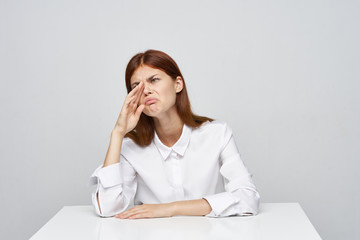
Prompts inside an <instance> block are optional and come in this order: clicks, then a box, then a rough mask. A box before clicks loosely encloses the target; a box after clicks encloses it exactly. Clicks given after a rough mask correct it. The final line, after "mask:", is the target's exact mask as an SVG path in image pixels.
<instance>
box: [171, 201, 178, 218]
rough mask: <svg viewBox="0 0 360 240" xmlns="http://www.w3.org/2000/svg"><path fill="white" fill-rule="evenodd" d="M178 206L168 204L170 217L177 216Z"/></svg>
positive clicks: (175, 203)
mask: <svg viewBox="0 0 360 240" xmlns="http://www.w3.org/2000/svg"><path fill="white" fill-rule="evenodd" d="M177 209H178V204H177V202H171V203H169V212H170V216H171V217H173V216H175V215H178V211H177Z"/></svg>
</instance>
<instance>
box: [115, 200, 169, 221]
mask: <svg viewBox="0 0 360 240" xmlns="http://www.w3.org/2000/svg"><path fill="white" fill-rule="evenodd" d="M173 207H174V206H173V205H172V204H171V203H162V204H143V205H139V206H136V207H133V208H131V209H129V210H126V211H124V212H122V213H120V214H117V215H116V216H115V217H116V218H120V219H125V218H128V219H137V218H156V217H171V216H172V215H173V214H172V213H173Z"/></svg>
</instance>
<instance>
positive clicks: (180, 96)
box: [125, 49, 213, 146]
mask: <svg viewBox="0 0 360 240" xmlns="http://www.w3.org/2000/svg"><path fill="white" fill-rule="evenodd" d="M142 65H147V66H150V67H152V68H156V69H159V70H162V71H164V72H165V73H166V74H167V75H169V76H170V77H171V78H172V79H174V80H175V79H176V77H178V76H180V77H181V78H182V79H183V82H184V84H183V85H184V86H183V89H182V90H181V91H180V92H178V93H177V94H176V102H175V105H176V110H177V112H178V114H179V116H180V119H181V120H182V121H183V122H184V124H186V125H188V126H190V127H194V128H197V127H200V126H201V124H203V123H204V122H206V121H210V122H211V121H213V119H211V118H208V117H202V116H197V115H195V114H194V113H193V112H192V111H191V106H190V100H189V97H188V94H187V90H186V85H185V80H184V78H183V76H182V74H181V72H180V69H179V67H178V66H177V64H176V62H175V61H174V60H173V59H172V58H171V57H170V56H169V55H167V54H166V53H164V52H161V51H157V50H152V49H150V50H147V51H146V52H143V53H138V54H136V55H135V56H134V57H132V58H131V59H130V61H129V63H128V65H127V67H126V72H125V83H126V88H127V92H128V93H129V92H130V91H131V83H130V79H131V77H132V75H133V74H134V72H135V70H136V69H137V68H138V67H140V66H142ZM154 135H155V127H154V120H153V119H152V117H149V116H147V115H145V114H144V113H141V115H140V119H139V122H138V123H137V125H136V127H135V128H134V129H133V130H132V131H130V132H128V133H127V134H126V135H125V137H129V138H130V139H132V140H133V141H134V142H135V143H136V144H138V145H140V146H148V145H149V144H150V143H151V141H152V140H153V138H154Z"/></svg>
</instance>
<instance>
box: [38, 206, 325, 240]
mask: <svg viewBox="0 0 360 240" xmlns="http://www.w3.org/2000/svg"><path fill="white" fill-rule="evenodd" d="M49 239H51V240H56V239H62V240H65V239H66V240H71V239H76V240H79V239H86V240H92V239H105V240H111V239H117V240H120V239H126V240H131V239H157V240H162V239H167V240H168V239H170V240H175V239H181V240H188V239H196V240H199V239H206V240H208V239H246V240H251V239H257V240H259V239H267V240H269V239H276V240H281V239H286V240H296V239H299V240H304V239H305V240H312V239H321V238H320V236H319V235H318V233H317V232H316V230H315V228H314V227H313V226H312V224H311V223H310V221H309V219H308V218H307V216H306V215H305V213H304V211H303V210H302V208H301V207H300V205H299V204H298V203H263V204H261V205H260V213H259V214H258V215H257V216H250V217H225V218H209V217H202V216H175V217H171V218H153V219H133V220H131V219H117V218H101V217H98V216H97V215H95V213H94V211H93V208H92V206H65V207H63V208H62V209H61V210H60V211H59V212H58V213H57V214H56V215H55V216H54V217H53V218H52V219H50V221H49V222H47V223H46V224H45V225H44V226H43V227H42V228H41V229H40V230H39V231H38V232H37V233H36V234H35V235H34V236H33V237H32V238H31V240H49Z"/></svg>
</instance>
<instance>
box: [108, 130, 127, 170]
mask: <svg viewBox="0 0 360 240" xmlns="http://www.w3.org/2000/svg"><path fill="white" fill-rule="evenodd" d="M123 139H124V136H123V135H122V134H120V133H119V132H118V131H116V130H115V129H114V130H113V131H112V132H111V138H110V144H109V148H108V151H107V153H106V157H105V161H104V165H103V167H106V166H109V165H111V164H115V163H118V162H120V153H121V145H122V141H123Z"/></svg>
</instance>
